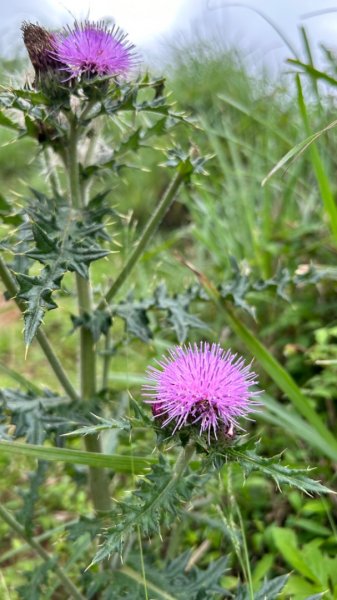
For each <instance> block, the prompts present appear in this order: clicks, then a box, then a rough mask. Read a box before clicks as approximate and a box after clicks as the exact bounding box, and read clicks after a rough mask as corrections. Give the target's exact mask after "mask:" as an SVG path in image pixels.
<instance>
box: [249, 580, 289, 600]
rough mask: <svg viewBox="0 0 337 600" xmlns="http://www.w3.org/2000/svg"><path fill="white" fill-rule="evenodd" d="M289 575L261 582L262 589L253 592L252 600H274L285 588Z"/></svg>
mask: <svg viewBox="0 0 337 600" xmlns="http://www.w3.org/2000/svg"><path fill="white" fill-rule="evenodd" d="M288 579H289V575H280V576H279V577H275V578H274V579H269V580H266V581H264V582H263V584H262V587H261V588H260V589H259V590H258V591H257V592H255V596H254V600H275V598H277V596H278V594H280V593H281V592H282V590H283V588H284V587H285V585H286V583H287V581H288Z"/></svg>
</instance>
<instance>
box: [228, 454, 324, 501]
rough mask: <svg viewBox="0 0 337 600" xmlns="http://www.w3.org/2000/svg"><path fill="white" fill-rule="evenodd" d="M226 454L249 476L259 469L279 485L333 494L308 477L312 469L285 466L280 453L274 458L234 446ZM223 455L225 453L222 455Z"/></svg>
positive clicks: (310, 492)
mask: <svg viewBox="0 0 337 600" xmlns="http://www.w3.org/2000/svg"><path fill="white" fill-rule="evenodd" d="M226 454H227V456H228V457H229V458H231V459H232V460H235V461H237V462H238V463H239V464H240V465H241V467H242V468H243V470H244V472H245V474H246V475H247V476H248V475H250V473H251V472H252V471H259V472H260V473H262V474H263V475H266V476H267V477H271V478H272V479H273V480H274V481H275V483H276V484H277V486H278V487H279V488H281V486H282V484H285V485H290V486H292V487H295V488H297V489H299V490H301V491H302V492H305V493H306V494H309V495H310V494H312V493H314V494H331V493H333V492H332V490H330V489H329V488H328V487H326V486H325V485H323V484H321V483H320V482H319V481H315V480H314V479H311V478H310V477H308V472H309V471H310V470H311V469H308V468H307V469H297V468H291V467H287V466H284V465H282V464H281V463H280V455H277V456H273V457H272V458H265V457H263V456H259V455H258V454H256V452H255V451H253V450H250V449H249V447H248V448H242V449H241V448H240V447H237V448H235V447H232V448H228V449H227V450H226ZM222 456H223V457H224V456H225V454H223V455H222Z"/></svg>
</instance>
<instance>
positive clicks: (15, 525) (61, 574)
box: [0, 505, 85, 600]
mask: <svg viewBox="0 0 337 600" xmlns="http://www.w3.org/2000/svg"><path fill="white" fill-rule="evenodd" d="M0 517H1V518H2V519H3V520H4V521H5V522H6V523H7V525H8V526H9V527H10V528H11V529H12V530H13V531H15V532H16V533H17V534H18V535H19V536H20V537H22V538H23V539H24V540H25V541H26V542H27V544H29V546H30V547H31V548H33V550H35V552H37V554H38V555H39V556H40V557H41V558H42V559H43V560H44V561H45V562H49V561H53V558H54V557H53V556H52V555H51V554H48V552H47V551H46V550H45V549H44V548H43V546H41V544H39V542H38V541H37V540H36V539H34V538H32V537H29V535H27V533H26V531H25V529H24V527H22V525H21V524H20V523H19V522H18V521H17V520H16V519H15V518H14V517H13V516H12V515H11V514H10V513H9V512H8V511H7V510H6V509H5V507H4V506H1V505H0ZM52 570H53V572H54V573H55V574H56V575H57V577H58V578H59V579H60V581H61V582H62V584H63V586H64V588H65V589H66V590H67V592H68V593H69V594H70V595H71V597H72V598H75V599H76V600H85V598H84V596H82V594H81V592H80V591H79V590H78V589H77V587H76V586H75V585H74V584H73V582H72V581H71V580H70V579H69V577H68V575H67V574H66V573H65V571H64V570H63V569H62V567H60V565H59V564H58V562H57V561H56V560H55V561H54V562H53V565H52Z"/></svg>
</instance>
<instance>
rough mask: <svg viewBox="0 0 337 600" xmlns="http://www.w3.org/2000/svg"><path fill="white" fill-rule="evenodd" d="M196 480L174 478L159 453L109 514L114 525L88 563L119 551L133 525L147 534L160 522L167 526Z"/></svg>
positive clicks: (157, 527)
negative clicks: (142, 476) (135, 486)
mask: <svg viewBox="0 0 337 600" xmlns="http://www.w3.org/2000/svg"><path fill="white" fill-rule="evenodd" d="M198 483H199V484H200V477H198V476H197V475H194V474H191V473H187V474H185V475H184V477H183V478H181V479H175V478H174V477H173V473H172V468H171V467H170V466H169V463H168V462H167V461H166V460H165V459H164V457H163V456H162V455H160V456H159V463H158V464H157V465H153V466H152V468H151V472H150V473H148V474H146V475H145V476H144V478H143V479H142V480H141V482H140V484H139V488H137V490H136V491H135V492H134V494H133V495H132V496H131V498H129V499H128V500H127V501H125V502H120V503H119V504H118V506H117V508H116V509H115V511H114V515H112V517H113V522H114V523H115V525H114V526H113V527H111V528H109V529H108V530H107V531H106V533H105V535H104V537H105V540H104V541H103V543H102V544H101V546H100V548H99V550H98V552H97V553H96V555H95V556H94V558H93V560H92V563H91V564H92V565H94V564H96V563H99V562H101V561H102V560H105V559H106V558H108V557H109V556H110V555H111V554H112V553H113V552H118V553H119V554H122V550H123V544H124V541H125V540H126V539H127V538H128V537H129V535H130V534H131V533H132V532H133V531H134V530H135V528H139V531H140V532H141V533H142V534H143V535H146V536H150V535H151V534H152V533H155V532H158V531H159V528H160V523H161V522H164V523H165V524H166V525H167V524H168V520H169V518H172V517H174V516H176V515H178V514H179V513H180V511H181V509H182V507H183V505H184V504H185V503H186V502H187V501H188V500H189V499H190V497H191V494H192V492H193V490H194V488H195V486H196V485H197V484H198Z"/></svg>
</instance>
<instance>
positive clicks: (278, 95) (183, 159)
mask: <svg viewBox="0 0 337 600" xmlns="http://www.w3.org/2000/svg"><path fill="white" fill-rule="evenodd" d="M302 42H303V55H302V56H293V55H292V56H290V59H291V61H290V67H289V64H287V66H286V70H287V75H286V76H285V75H284V76H283V77H282V78H280V80H278V81H275V80H272V79H269V78H268V77H267V76H266V75H265V74H261V75H259V74H258V73H257V72H256V70H255V71H254V74H252V72H251V71H250V69H249V66H248V65H247V64H246V62H245V60H244V58H242V56H240V55H239V54H238V53H236V52H225V51H223V50H222V49H216V48H215V47H214V46H212V45H206V44H199V45H197V46H195V47H191V48H186V49H184V52H181V51H180V52H179V53H177V55H176V56H175V60H174V61H173V66H172V67H171V69H170V72H169V74H168V77H167V81H166V82H165V81H164V79H161V78H154V79H152V78H151V77H150V76H148V75H143V76H141V77H139V78H138V79H137V81H135V80H134V79H133V80H132V81H131V82H130V81H125V80H123V81H122V82H120V81H116V80H115V79H113V81H112V82H111V81H110V80H109V78H106V77H103V78H97V77H94V78H87V79H86V78H83V77H82V75H81V76H80V77H79V78H78V80H76V83H75V84H74V86H73V87H72V86H71V85H67V84H65V83H64V81H58V82H57V86H56V90H55V87H53V86H52V85H51V82H50V79H49V78H48V79H43V77H44V72H43V73H42V75H41V73H38V75H39V77H40V78H38V85H37V84H35V87H33V86H32V85H31V84H30V85H26V86H25V87H24V86H23V85H22V86H21V88H18V89H17V88H16V87H15V88H13V87H11V86H9V85H8V68H9V67H10V68H11V69H13V65H7V66H6V65H4V68H3V71H2V73H3V75H2V78H3V82H4V83H3V88H2V89H1V93H0V106H1V113H0V124H1V125H2V128H1V130H0V136H1V148H0V170H1V174H2V182H3V186H2V191H1V194H0V216H1V221H2V223H1V233H2V236H1V237H2V240H1V249H2V251H3V252H2V259H1V260H2V262H1V265H0V276H1V279H2V289H3V290H4V292H5V295H4V299H3V302H2V304H1V313H0V319H1V321H0V322H1V325H2V332H3V334H2V335H1V341H0V344H1V362H0V370H1V384H2V385H1V392H0V402H1V415H0V419H1V421H0V434H1V439H0V462H1V467H2V474H3V475H2V480H1V484H0V485H1V487H0V490H1V494H0V497H1V504H0V533H1V556H0V564H1V567H0V573H1V577H0V590H1V591H0V597H1V598H2V597H3V598H5V599H10V600H16V599H21V598H22V599H27V600H28V599H29V600H34V599H40V598H41V599H43V600H45V599H48V598H51V599H55V600H58V599H63V598H68V597H75V598H88V599H102V600H107V599H112V598H129V599H130V600H137V599H139V600H140V599H142V600H143V599H146V600H149V599H153V600H161V599H166V600H183V599H187V598H188V599H189V600H192V599H195V600H202V599H204V598H211V599H214V600H220V599H222V598H235V599H237V600H244V599H247V600H252V599H256V600H258V599H261V600H262V599H269V600H273V599H274V598H283V599H296V600H305V599H307V600H309V598H311V599H313V598H321V597H323V598H327V599H330V598H331V599H333V598H336V597H337V569H336V558H335V556H336V547H337V535H336V525H335V521H336V510H337V505H336V496H335V495H334V493H330V492H329V490H333V489H334V488H335V477H336V476H335V471H336V469H335V466H336V463H337V437H336V433H337V413H336V405H335V402H336V398H337V394H336V385H335V381H336V376H337V323H336V317H335V290H336V283H335V282H336V279H337V268H336V266H335V261H336V249H337V207H336V201H335V198H336V189H337V188H336V183H335V181H336V164H335V163H336V153H335V151H334V148H335V144H336V132H335V128H334V126H335V116H334V113H335V105H336V100H335V90H336V86H337V77H336V73H337V59H336V57H335V56H334V55H333V54H332V53H331V52H330V51H329V50H328V49H325V48H324V47H322V49H321V52H322V56H323V59H324V61H325V65H326V68H325V70H324V71H323V70H321V69H318V68H317V67H316V66H315V64H314V62H313V57H312V52H311V49H310V43H309V41H308V39H307V36H306V34H305V32H304V31H302ZM35 66H36V65H35ZM49 66H50V65H49ZM16 68H17V72H20V69H21V65H19V64H18V65H17V66H16ZM25 68H26V67H25ZM289 71H290V72H289ZM52 73H54V71H52ZM49 74H50V72H49V70H48V77H49ZM54 74H55V73H54ZM95 75H97V74H95ZM20 77H21V82H22V84H23V83H24V79H25V76H24V74H20V75H17V76H16V79H17V80H19V81H20ZM31 79H32V77H30V80H31ZM167 90H169V91H170V92H171V94H170V95H169V96H168V95H167ZM74 140H75V141H74ZM76 141H77V142H78V143H77V144H76ZM71 144H72V146H71ZM71 203H72V204H71ZM88 277H89V279H88ZM76 280H77V283H76ZM88 282H89V284H90V285H88ZM13 298H15V299H16V303H15V302H14V301H13ZM56 305H57V306H56ZM94 307H96V308H95V309H94ZM56 308H57V310H55V309H56ZM22 313H23V317H22ZM23 328H24V332H23V333H22V329H23ZM201 340H204V341H206V342H209V343H211V344H212V343H216V344H220V345H221V347H223V348H226V349H227V348H231V349H232V351H233V352H237V353H239V355H240V356H243V357H244V359H245V362H246V363H250V361H252V360H253V369H254V371H255V372H256V373H257V374H258V379H259V384H258V388H259V389H260V390H263V392H262V393H261V395H260V396H259V400H260V401H261V404H262V405H261V407H259V410H258V412H256V413H253V414H252V415H251V416H252V418H253V419H254V420H253V421H240V423H239V424H240V425H241V426H242V427H243V428H244V430H241V429H237V431H236V434H235V435H234V436H233V437H232V436H231V435H228V432H229V428H227V430H226V436H224V437H222V438H221V436H220V439H215V437H214V436H213V433H212V436H211V437H209V438H208V439H207V435H202V434H201V433H200V431H199V426H198V427H197V428H196V427H195V425H193V423H190V422H188V423H187V427H185V428H183V429H181V430H179V429H178V430H177V431H176V432H175V433H173V431H172V427H171V429H170V428H169V429H167V428H165V427H162V421H161V420H160V418H159V419H158V418H156V411H155V410H153V411H151V407H150V406H149V405H148V404H146V402H144V396H143V394H142V392H141V386H142V385H143V384H144V382H145V373H146V369H147V367H148V365H155V360H161V357H162V355H163V354H164V355H166V354H167V352H168V351H169V349H170V348H172V346H175V345H177V344H179V345H182V344H184V343H186V344H188V343H191V344H194V343H196V344H199V342H200V341H201ZM49 344H50V345H49ZM78 361H80V373H78ZM94 365H96V374H95V373H94V372H93V368H94ZM78 378H80V380H81V381H80V386H78V382H77V379H78ZM93 381H95V383H96V386H95V385H94V384H93ZM152 413H153V414H152ZM308 467H312V469H313V470H312V471H310V472H308ZM104 490H105V493H104ZM106 490H108V492H106ZM111 499H112V502H111ZM121 557H122V558H121Z"/></svg>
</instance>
